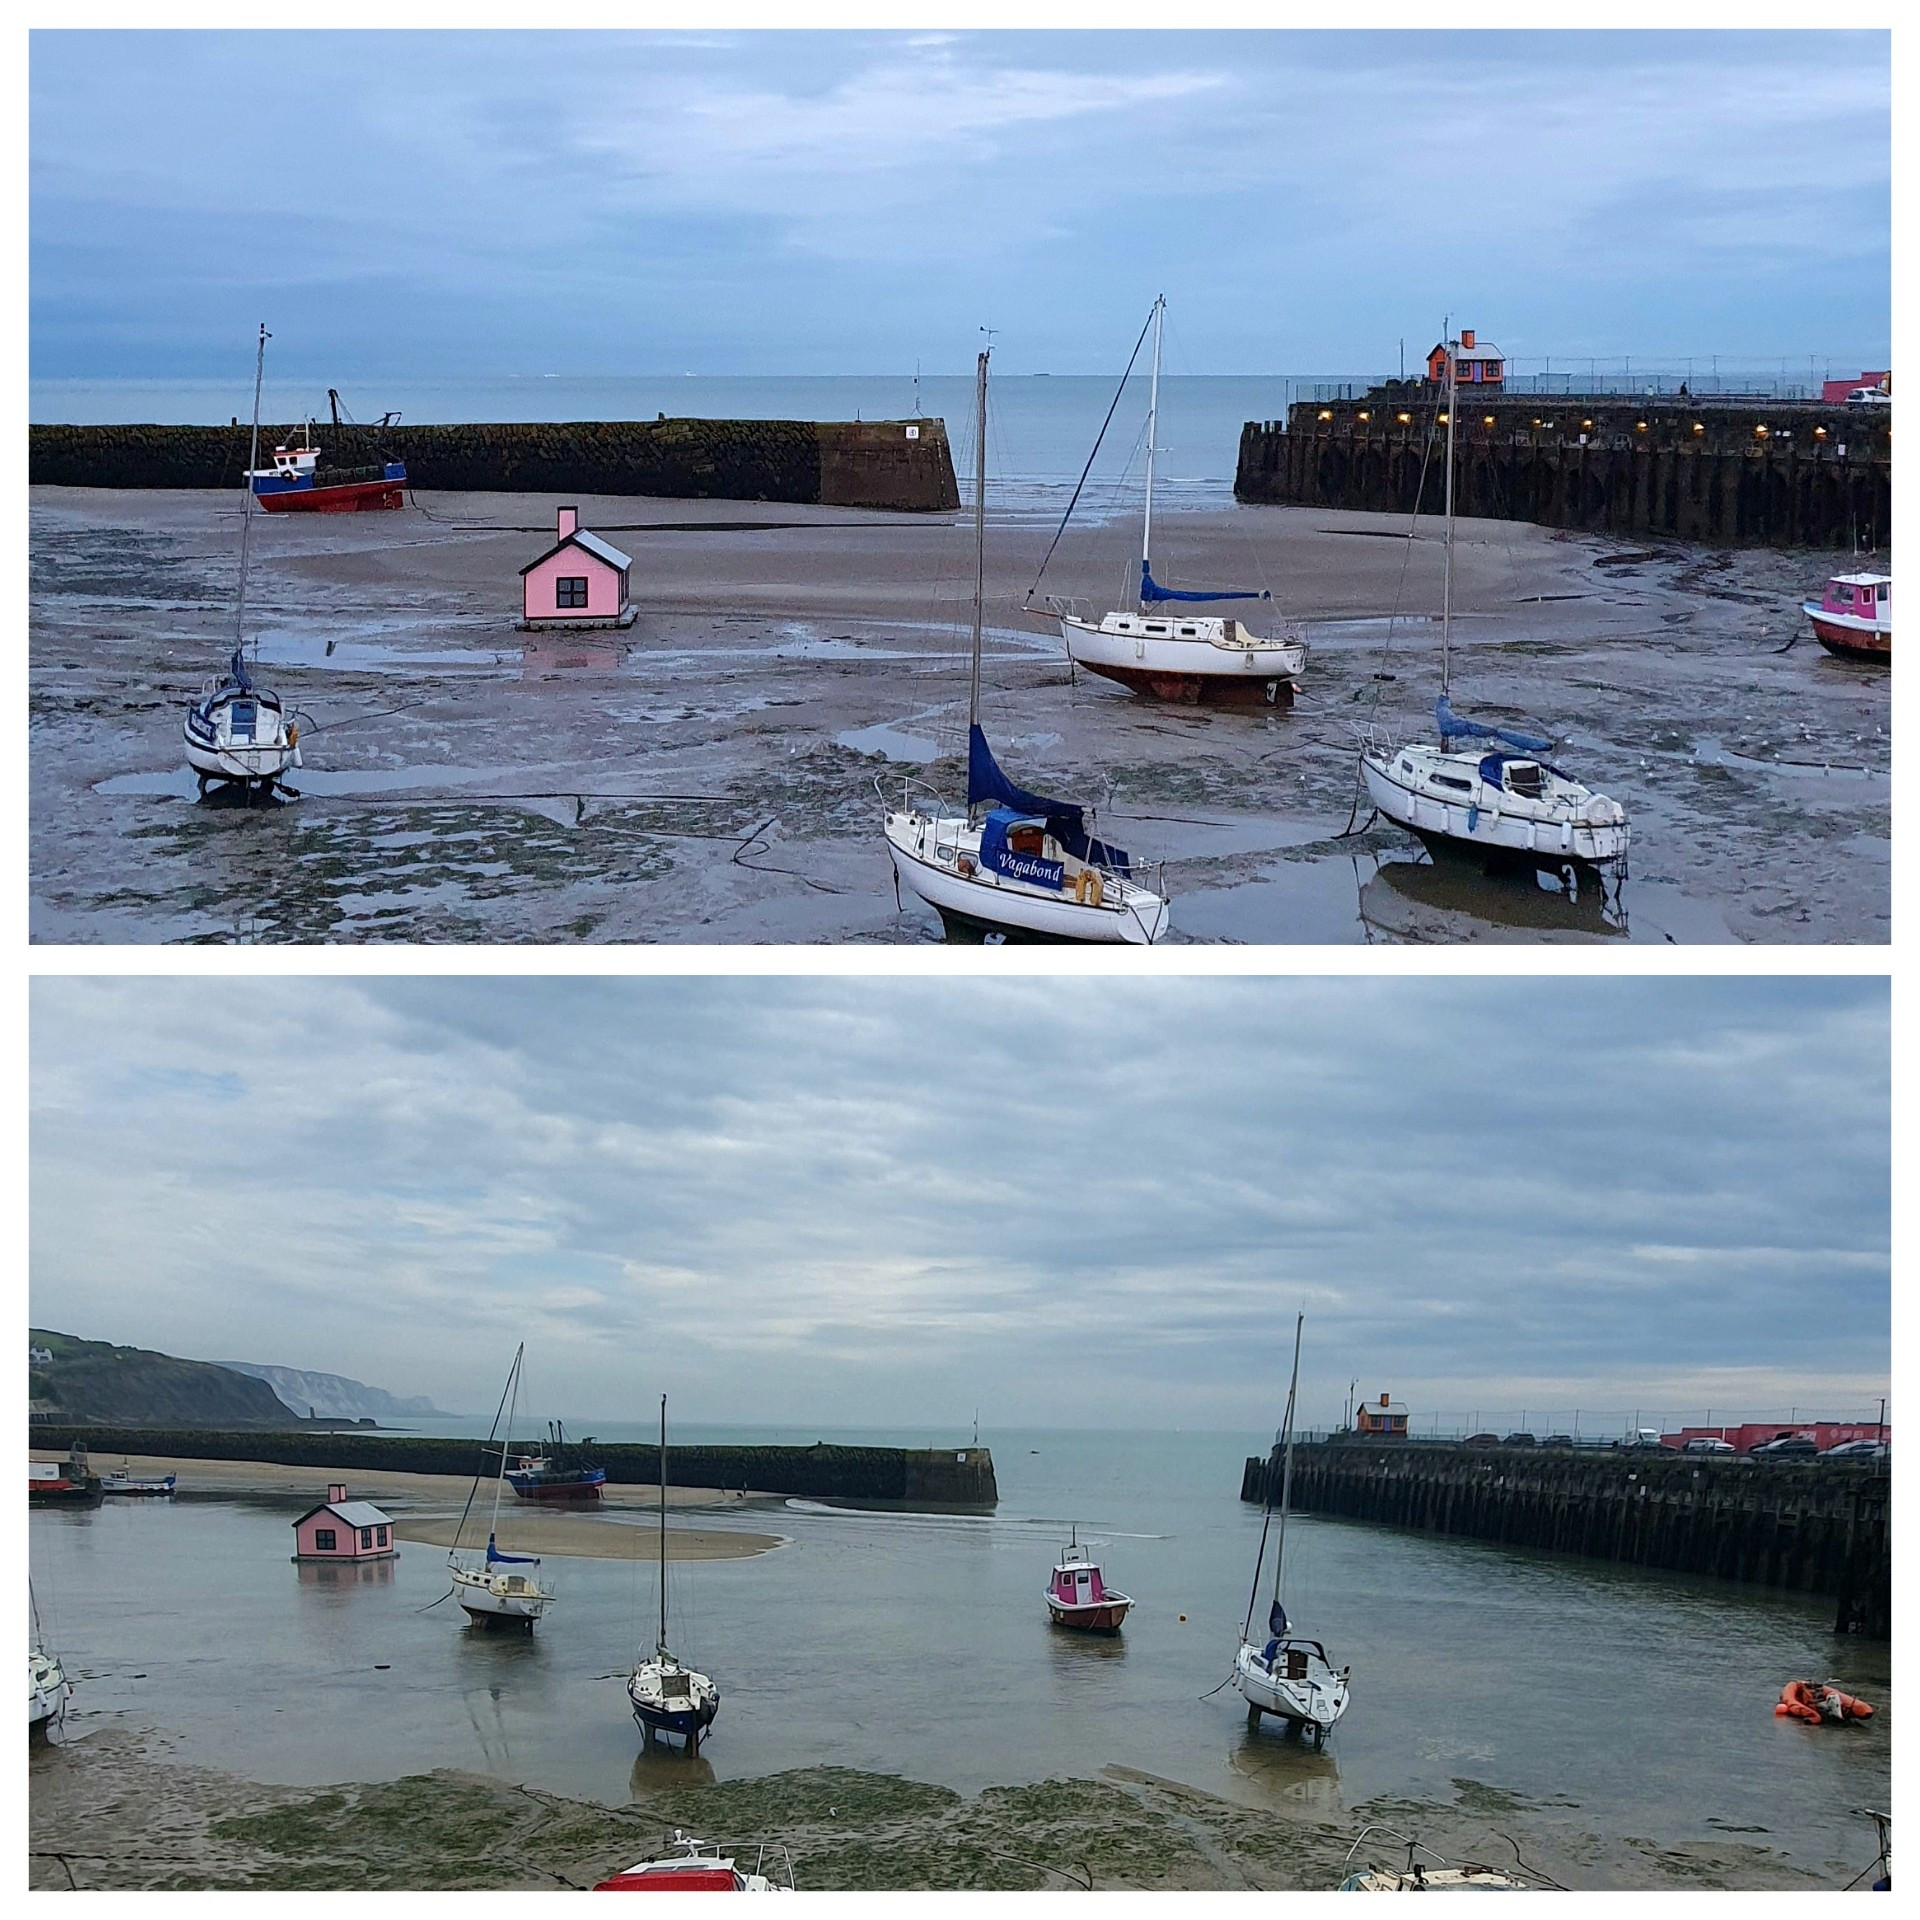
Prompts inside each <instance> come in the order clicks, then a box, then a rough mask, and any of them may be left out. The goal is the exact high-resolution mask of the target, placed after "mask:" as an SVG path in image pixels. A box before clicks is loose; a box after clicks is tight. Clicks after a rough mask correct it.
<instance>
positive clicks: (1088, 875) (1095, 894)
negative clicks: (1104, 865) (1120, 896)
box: [1073, 867, 1106, 907]
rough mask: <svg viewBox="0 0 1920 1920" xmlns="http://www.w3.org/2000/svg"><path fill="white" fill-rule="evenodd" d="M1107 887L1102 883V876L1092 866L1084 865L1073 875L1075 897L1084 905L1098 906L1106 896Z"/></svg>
mask: <svg viewBox="0 0 1920 1920" xmlns="http://www.w3.org/2000/svg"><path fill="white" fill-rule="evenodd" d="M1105 892H1106V889H1105V888H1104V887H1103V886H1102V885H1101V883H1100V876H1099V874H1097V873H1096V872H1095V871H1094V870H1093V869H1092V868H1091V867H1082V868H1081V869H1080V871H1079V872H1078V873H1076V874H1075V875H1074V876H1073V897H1074V898H1075V899H1076V900H1077V901H1079V903H1080V904H1081V905H1082V906H1083V907H1097V906H1098V905H1099V904H1100V902H1101V899H1102V898H1103V897H1104V895H1105Z"/></svg>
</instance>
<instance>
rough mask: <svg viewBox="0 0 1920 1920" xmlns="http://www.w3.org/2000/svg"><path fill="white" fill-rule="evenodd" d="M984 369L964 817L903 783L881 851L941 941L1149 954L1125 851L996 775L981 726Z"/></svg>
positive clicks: (1148, 902) (1150, 892)
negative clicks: (1076, 943) (1116, 948)
mask: <svg viewBox="0 0 1920 1920" xmlns="http://www.w3.org/2000/svg"><path fill="white" fill-rule="evenodd" d="M990 351H991V350H989V352H990ZM987 359H988V354H986V353H983V354H981V356H980V361H979V389H978V402H979V405H978V421H979V437H978V443H977V447H976V454H975V462H974V496H973V497H974V521H975V540H974V576H973V669H972V681H971V694H970V697H969V700H968V705H967V807H966V811H965V813H964V814H959V813H953V812H949V811H948V809H947V806H946V804H945V802H944V801H942V800H941V798H940V796H939V795H938V794H936V793H934V792H933V791H932V790H931V789H930V788H927V787H924V786H921V785H920V784H919V783H918V782H908V783H907V785H906V786H904V787H903V788H902V790H901V795H900V804H899V806H898V807H893V806H889V807H888V808H887V812H886V820H885V829H886V836H887V851H888V853H889V854H890V855H891V857H892V860H893V869H894V873H895V876H896V877H897V879H898V880H899V881H900V883H901V884H902V885H903V886H905V887H906V888H907V890H908V891H909V892H911V893H913V894H916V895H917V896H918V897H919V898H920V899H922V900H924V901H925V902H926V903H927V904H928V905H929V906H930V907H932V908H933V909H934V911H935V912H936V913H938V914H939V916H940V918H941V921H942V923H943V924H944V925H945V926H946V928H947V930H948V932H949V933H962V934H986V935H988V936H991V937H995V938H999V939H1003V940H1006V939H1011V940H1081V941H1090V942H1099V943H1105V944H1109V945H1130V946H1150V945H1151V944H1152V943H1153V942H1154V941H1156V940H1158V939H1159V938H1160V936H1161V935H1162V934H1163V933H1164V932H1165V931H1166V929H1167V919H1168V916H1167V902H1166V898H1165V896H1164V894H1162V893H1160V892H1157V891H1155V890H1154V889H1153V888H1152V887H1148V886H1146V885H1143V884H1142V883H1141V881H1140V880H1138V879H1137V878H1136V877H1135V874H1134V867H1133V862H1132V860H1131V858H1130V857H1129V856H1128V854H1127V853H1126V851H1125V850H1124V849H1123V848H1120V847H1115V846H1110V845H1108V844H1107V843H1106V842H1105V841H1103V840H1099V839H1096V838H1094V837H1093V835H1092V834H1091V833H1090V832H1089V831H1088V816H1087V810H1086V809H1085V808H1082V807H1080V806H1078V805H1076V804H1074V803H1072V802H1070V801H1065V800H1050V799H1048V798H1047V797H1046V796H1045V795H1043V794H1036V793H1029V792H1027V791H1026V789H1025V788H1023V787H1018V786H1015V785H1014V783H1013V782H1012V781H1011V780H1009V779H1008V778H1007V776H1006V775H1005V774H1004V773H1002V772H1001V771H1000V768H999V765H998V764H997V763H996V761H995V760H994V757H993V750H992V749H991V748H990V747H989V746H988V745H987V736H986V734H985V733H984V732H983V731H982V729H981V726H980V655H981V648H982V644H983V634H984V630H985V629H984V624H983V615H982V606H983V601H984V596H985V592H986V539H987ZM876 784H877V783H876ZM916 788H918V793H917V794H916ZM882 798H883V800H884V798H885V796H884V794H883V795H882Z"/></svg>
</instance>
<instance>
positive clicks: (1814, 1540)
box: [1240, 1440, 1892, 1639]
mask: <svg viewBox="0 0 1920 1920" xmlns="http://www.w3.org/2000/svg"><path fill="white" fill-rule="evenodd" d="M1279 1474H1280V1466H1279V1463H1278V1462H1277V1461H1276V1460H1263V1459H1259V1458H1255V1459H1250V1460H1249V1461H1248V1462H1247V1463H1246V1468H1245V1471H1244V1473H1243V1474H1242V1476H1241V1483H1240V1497H1241V1499H1243V1500H1249V1501H1263V1500H1265V1499H1266V1498H1267V1493H1268V1488H1269V1486H1270V1485H1271V1487H1272V1490H1273V1494H1274V1497H1275V1498H1278V1495H1279V1484H1280V1483H1279ZM1269 1476H1271V1479H1270V1478H1269ZM1888 1487H1889V1475H1888V1473H1887V1470H1886V1468H1885V1466H1884V1465H1877V1466H1876V1465H1866V1464H1856V1463H1853V1462H1847V1461H1816V1462H1812V1463H1802V1462H1799V1461H1782V1462H1778V1463H1766V1462H1758V1461H1749V1460H1746V1459H1742V1458H1738V1457H1735V1458H1729V1457H1727V1456H1726V1455H1724V1454H1723V1455H1720V1456H1717V1457H1716V1456H1713V1455H1697V1454H1673V1453H1656V1452H1644V1453H1643V1452H1638V1451H1634V1452H1625V1451H1621V1452H1614V1451H1605V1452H1585V1451H1566V1450H1562V1449H1558V1448H1533V1447H1466V1446H1457V1445H1454V1444H1451V1443H1448V1442H1430V1441H1424V1440H1422V1441H1398V1442H1390V1443H1367V1442H1363V1441H1350V1440H1333V1441H1326V1442H1321V1443H1316V1444H1313V1445H1308V1446H1299V1447H1296V1448H1295V1450H1294V1461H1293V1500H1292V1505H1293V1508H1294V1510H1295V1511H1297V1512H1301V1513H1325V1514H1334V1515H1338V1516H1339V1517H1341V1518H1343V1519H1349V1520H1368V1521H1373V1522H1375V1523H1377V1524H1379V1525H1382V1526H1391V1527H1400V1528H1404V1529H1406V1530H1408V1531H1411V1532H1416V1533H1444V1534H1462V1535H1466V1536H1467V1537H1469V1538H1471V1539H1475V1540H1492V1541H1497V1542H1499V1543H1500V1544H1502V1545H1505V1546H1512V1547H1522V1548H1530V1549H1534V1550H1538V1551H1542V1552H1548V1553H1569V1554H1577V1555H1579V1556H1580V1557H1582V1558H1584V1559H1589V1560H1611V1561H1616V1562H1619V1563H1621V1564H1623V1565H1626V1566H1635V1567H1659V1568H1664V1569H1666V1570H1668V1571H1670V1572H1676V1573H1700V1574H1711V1575H1713V1576H1715V1577H1716V1578H1719V1579H1722V1580H1738V1581H1744V1582H1746V1583H1748V1584H1750V1585H1753V1586H1761V1587H1775V1588H1781V1589H1784V1590H1786V1591H1789V1592H1797V1593H1816V1594H1824V1595H1826V1596H1828V1597H1829V1598H1831V1599H1832V1600H1833V1602H1834V1606H1835V1620H1834V1626H1835V1630H1836V1631H1837V1632H1843V1633H1866V1634H1870V1635H1872V1636H1874V1637H1875V1638H1877V1639H1886V1638H1888V1637H1889V1634H1890V1631H1891V1621H1890V1615H1891V1607H1892V1599H1891V1591H1892V1576H1891V1562H1890V1560H1889V1557H1888V1505H1889V1502H1888Z"/></svg>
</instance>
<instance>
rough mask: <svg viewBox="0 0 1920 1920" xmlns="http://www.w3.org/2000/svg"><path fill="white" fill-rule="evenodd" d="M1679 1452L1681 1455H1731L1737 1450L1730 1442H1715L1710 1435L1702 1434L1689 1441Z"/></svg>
mask: <svg viewBox="0 0 1920 1920" xmlns="http://www.w3.org/2000/svg"><path fill="white" fill-rule="evenodd" d="M1680 1451H1681V1452H1682V1453H1733V1452H1736V1451H1737V1449H1736V1448H1735V1446H1734V1444H1733V1442H1732V1441H1731V1440H1716V1439H1714V1438H1713V1436H1712V1435H1711V1434H1702V1435H1699V1436H1696V1437H1695V1438H1694V1439H1692V1440H1689V1441H1688V1442H1687V1443H1686V1445H1685V1446H1683V1447H1682V1448H1681V1449H1680Z"/></svg>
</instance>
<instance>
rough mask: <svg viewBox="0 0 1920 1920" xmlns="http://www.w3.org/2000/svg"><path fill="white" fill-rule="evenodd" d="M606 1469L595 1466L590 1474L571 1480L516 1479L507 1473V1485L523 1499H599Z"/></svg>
mask: <svg viewBox="0 0 1920 1920" xmlns="http://www.w3.org/2000/svg"><path fill="white" fill-rule="evenodd" d="M606 1478H607V1475H606V1469H605V1468H604V1467H595V1468H594V1469H593V1471H592V1472H591V1473H589V1474H586V1475H583V1476H582V1477H580V1478H579V1479H571V1480H527V1481H523V1480H516V1479H515V1478H514V1476H513V1475H512V1474H508V1475H507V1485H508V1486H510V1487H511V1488H512V1489H513V1490H514V1493H515V1494H516V1495H517V1496H518V1497H519V1498H520V1499H522V1500H598V1499H599V1498H600V1489H601V1487H602V1486H604V1485H605V1484H606Z"/></svg>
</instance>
